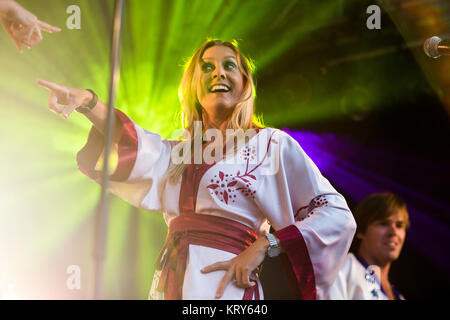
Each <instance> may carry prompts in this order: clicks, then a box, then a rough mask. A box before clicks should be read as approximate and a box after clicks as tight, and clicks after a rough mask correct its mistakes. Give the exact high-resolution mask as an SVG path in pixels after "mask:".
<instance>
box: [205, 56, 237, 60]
mask: <svg viewBox="0 0 450 320" xmlns="http://www.w3.org/2000/svg"><path fill="white" fill-rule="evenodd" d="M230 58H231V59H234V60H236V57H234V56H226V57H224V59H230ZM201 60H215V59H214V58H213V57H203V58H202V59H201Z"/></svg>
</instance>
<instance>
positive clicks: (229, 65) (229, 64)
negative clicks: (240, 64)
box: [224, 61, 236, 70]
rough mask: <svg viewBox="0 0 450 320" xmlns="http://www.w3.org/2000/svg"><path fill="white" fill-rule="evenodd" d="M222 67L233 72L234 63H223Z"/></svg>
mask: <svg viewBox="0 0 450 320" xmlns="http://www.w3.org/2000/svg"><path fill="white" fill-rule="evenodd" d="M224 67H225V69H226V70H233V69H235V68H236V65H235V64H234V62H231V61H229V62H225V64H224Z"/></svg>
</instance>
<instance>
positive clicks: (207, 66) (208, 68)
mask: <svg viewBox="0 0 450 320" xmlns="http://www.w3.org/2000/svg"><path fill="white" fill-rule="evenodd" d="M213 70H214V66H213V65H212V64H211V63H204V64H202V71H203V72H211V71H213Z"/></svg>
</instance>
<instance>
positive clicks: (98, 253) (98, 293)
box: [93, 0, 124, 300]
mask: <svg viewBox="0 0 450 320" xmlns="http://www.w3.org/2000/svg"><path fill="white" fill-rule="evenodd" d="M123 7H124V0H116V1H115V7H114V21H113V33H112V39H111V40H112V41H111V42H112V43H111V60H110V63H111V65H110V68H111V72H110V81H109V92H108V95H109V98H108V113H107V117H106V128H105V152H104V161H103V171H102V180H101V194H100V200H99V203H98V206H97V210H96V216H95V219H96V221H95V223H96V224H95V248H94V259H95V267H94V292H93V299H95V300H99V299H101V298H102V289H103V269H104V260H105V257H106V240H107V231H108V210H109V198H110V197H109V193H108V184H109V153H110V150H111V144H112V135H113V128H114V121H115V114H114V110H113V107H114V105H115V102H116V91H117V87H118V84H119V78H120V39H121V31H122V17H123Z"/></svg>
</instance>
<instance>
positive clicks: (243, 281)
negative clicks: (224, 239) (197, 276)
mask: <svg viewBox="0 0 450 320" xmlns="http://www.w3.org/2000/svg"><path fill="white" fill-rule="evenodd" d="M268 248H269V240H267V238H266V237H264V236H260V237H259V238H258V239H257V240H256V241H255V242H253V244H252V245H251V246H250V247H248V248H247V249H245V250H244V251H242V252H241V253H240V254H239V255H238V256H236V257H234V258H233V259H231V260H228V261H221V262H216V263H214V264H211V265H209V266H207V267H205V268H203V269H202V270H201V272H203V273H209V272H212V271H217V270H225V271H226V274H225V276H223V278H222V280H221V281H220V284H219V287H218V289H217V292H216V298H220V297H221V296H222V295H223V292H224V291H225V288H226V287H227V285H228V284H229V283H230V281H231V280H233V278H234V279H235V284H236V286H238V287H240V288H244V289H245V288H249V287H253V286H254V285H255V284H256V283H255V282H254V281H250V275H251V274H252V272H253V271H254V270H255V269H256V268H258V266H259V265H260V264H261V263H262V262H263V261H264V258H265V257H266V253H267V249H268Z"/></svg>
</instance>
